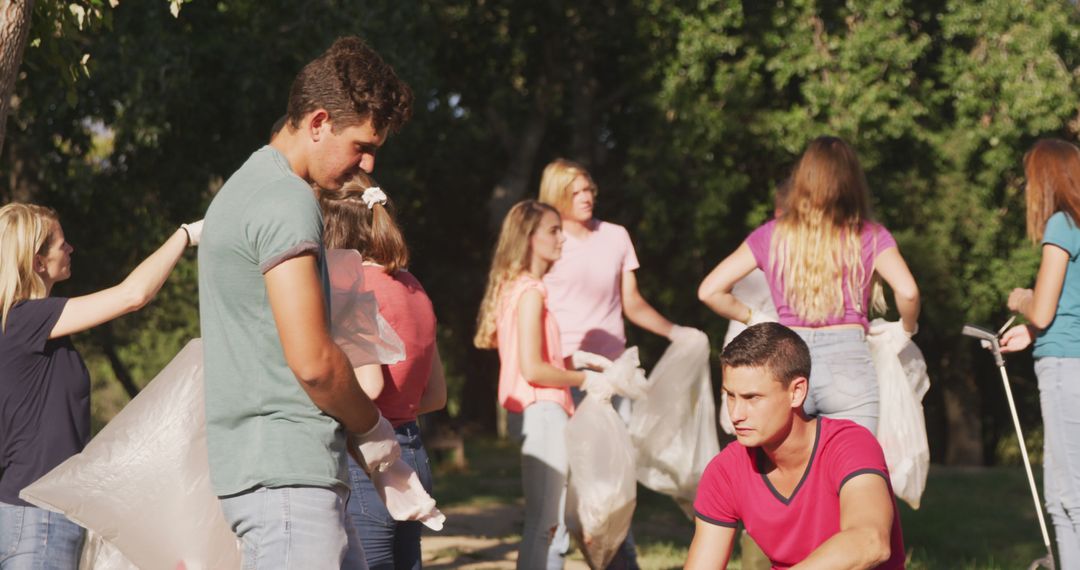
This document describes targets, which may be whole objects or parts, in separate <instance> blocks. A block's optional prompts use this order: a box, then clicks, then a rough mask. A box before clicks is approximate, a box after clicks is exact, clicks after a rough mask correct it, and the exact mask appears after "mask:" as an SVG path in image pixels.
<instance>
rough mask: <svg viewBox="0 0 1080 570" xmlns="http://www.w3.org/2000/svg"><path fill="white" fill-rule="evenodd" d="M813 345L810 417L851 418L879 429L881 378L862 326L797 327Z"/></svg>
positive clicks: (809, 343)
mask: <svg viewBox="0 0 1080 570" xmlns="http://www.w3.org/2000/svg"><path fill="white" fill-rule="evenodd" d="M793 330H794V331H795V332H796V333H798V335H799V336H800V337H802V339H803V340H804V341H806V344H807V346H809V347H810V393H809V394H808V395H807V397H806V403H804V404H803V410H804V411H805V412H806V413H807V415H810V416H817V415H821V416H825V417H827V418H833V419H845V420H851V421H853V422H855V423H857V424H859V425H861V426H863V427H865V428H867V429H869V430H870V431H871V432H874V433H876V432H877V422H878V381H877V372H876V371H875V370H874V361H873V359H872V358H871V356H870V346H869V345H868V344H867V343H866V333H865V332H864V331H863V330H862V329H854V328H850V329H848V328H845V329H793Z"/></svg>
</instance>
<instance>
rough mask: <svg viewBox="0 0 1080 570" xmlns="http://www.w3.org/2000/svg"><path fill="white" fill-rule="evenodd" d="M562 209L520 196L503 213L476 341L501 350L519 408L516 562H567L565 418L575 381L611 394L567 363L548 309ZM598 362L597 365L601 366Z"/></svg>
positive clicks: (503, 387)
mask: <svg viewBox="0 0 1080 570" xmlns="http://www.w3.org/2000/svg"><path fill="white" fill-rule="evenodd" d="M564 241H565V238H564V237H563V233H562V223H561V220H560V219H559V213H558V211H556V210H555V209H554V208H552V207H551V206H548V205H546V204H541V203H540V202H537V201H535V200H526V201H524V202H520V203H518V204H517V205H515V206H514V207H513V208H511V209H510V212H509V213H508V214H507V215H506V219H504V220H503V224H502V231H501V232H500V234H499V243H498V245H497V246H496V248H495V255H494V257H493V259H492V260H491V272H490V273H489V274H488V283H487V290H486V291H485V293H484V300H483V301H482V303H481V305H480V314H479V316H478V318H477V331H476V338H475V339H474V341H473V342H474V343H475V344H476V346H477V348H497V349H498V350H499V361H500V369H499V403H500V404H501V405H502V406H503V407H504V408H506V409H507V410H508V411H510V412H517V413H521V414H522V444H521V462H522V469H521V478H522V486H523V487H524V492H525V530H524V532H523V534H522V538H521V547H520V550H519V552H518V562H517V567H518V568H524V569H529V570H535V569H539V568H547V569H548V570H557V569H559V568H562V565H563V562H562V552H561V551H560V549H559V548H558V545H555V544H553V543H552V531H553V530H554V529H555V528H556V527H557V526H559V525H560V524H561V523H562V511H563V504H564V502H565V499H566V474H567V468H568V465H567V458H566V435H565V431H566V423H567V421H568V420H569V418H570V415H571V414H572V413H573V412H574V402H573V400H572V399H571V397H570V387H572V386H573V387H578V386H580V387H581V388H582V389H584V390H586V391H589V392H590V393H593V394H594V395H597V394H599V395H601V396H603V395H607V396H610V395H611V386H610V383H609V382H608V381H607V379H606V378H605V377H604V375H603V374H601V373H599V372H597V371H596V370H584V371H582V370H567V366H566V363H565V362H564V360H563V353H562V345H561V342H560V340H559V327H558V325H557V324H556V322H555V319H554V318H553V317H552V315H551V313H550V312H549V311H548V306H547V303H548V295H547V290H546V288H545V287H544V283H543V281H541V279H543V277H544V274H545V273H547V272H548V270H549V269H550V268H551V264H552V263H554V262H555V261H556V260H557V259H559V256H560V255H561V253H562V247H563V243H564ZM570 360H571V362H572V364H573V365H574V366H573V368H578V367H579V366H580V367H583V368H584V367H587V365H589V364H592V365H593V367H594V368H599V367H602V366H603V364H601V363H602V362H603V361H604V359H602V358H598V357H596V355H588V354H575V355H574V356H573V357H572V358H571V359H570ZM597 365H599V366H597Z"/></svg>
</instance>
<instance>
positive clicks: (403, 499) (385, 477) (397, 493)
mask: <svg viewBox="0 0 1080 570" xmlns="http://www.w3.org/2000/svg"><path fill="white" fill-rule="evenodd" d="M369 476H370V477H371V483H372V485H373V486H374V487H375V490H376V491H377V492H378V493H379V497H380V498H382V501H383V504H385V505H386V510H387V511H388V512H389V513H390V516H391V517H393V519H394V520H396V521H420V522H421V523H423V525H424V526H426V527H428V528H430V529H431V530H434V531H439V530H442V528H443V523H445V522H446V515H444V514H442V511H440V510H439V509H438V508H436V507H435V499H432V498H431V495H428V493H427V491H426V490H424V486H423V484H421V483H420V477H419V476H418V475H417V474H416V471H415V470H413V468H412V467H411V466H410V465H409V464H408V463H405V461H404V460H402V459H400V458H399V459H398V460H397V461H395V462H394V463H392V464H391V465H390V468H389V469H387V470H386V471H378V470H376V471H373V472H372V473H371V474H370V475H369Z"/></svg>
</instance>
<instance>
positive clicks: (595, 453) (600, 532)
mask: <svg viewBox="0 0 1080 570" xmlns="http://www.w3.org/2000/svg"><path fill="white" fill-rule="evenodd" d="M566 448H567V449H566V451H567V459H568V460H569V464H570V477H569V485H568V489H567V494H566V526H567V529H568V530H569V531H570V533H571V535H573V536H574V537H575V538H576V539H577V540H578V542H579V543H580V544H581V550H582V552H583V553H584V555H585V562H586V563H587V564H588V565H589V567H590V568H594V569H597V568H606V567H607V565H608V563H610V562H611V560H612V558H614V557H615V552H616V551H617V550H618V549H619V545H621V544H622V542H623V540H625V539H626V534H627V533H628V532H629V531H630V520H631V519H632V518H633V516H634V507H635V506H636V505H637V481H636V478H635V476H634V449H633V443H632V442H631V441H630V435H629V434H628V433H627V432H626V426H625V425H624V424H623V421H622V418H620V417H619V414H618V412H616V411H615V409H614V408H612V407H611V404H610V403H608V402H606V401H603V400H599V399H596V398H592V397H590V396H589V395H587V394H586V396H585V399H584V401H582V402H581V405H580V406H578V408H577V410H575V411H574V415H573V417H571V418H570V421H569V423H567V425H566Z"/></svg>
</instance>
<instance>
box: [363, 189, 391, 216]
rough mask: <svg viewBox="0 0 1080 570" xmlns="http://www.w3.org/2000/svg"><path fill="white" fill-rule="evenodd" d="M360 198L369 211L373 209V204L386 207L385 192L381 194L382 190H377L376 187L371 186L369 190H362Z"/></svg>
mask: <svg viewBox="0 0 1080 570" xmlns="http://www.w3.org/2000/svg"><path fill="white" fill-rule="evenodd" d="M360 198H361V199H362V200H363V201H364V204H366V205H367V207H368V209H369V210H370V209H372V208H374V207H375V204H382V205H384V206H385V205H386V192H383V191H382V188H379V187H378V186H372V187H371V188H368V189H367V190H364V195H363V196H361V197H360Z"/></svg>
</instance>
